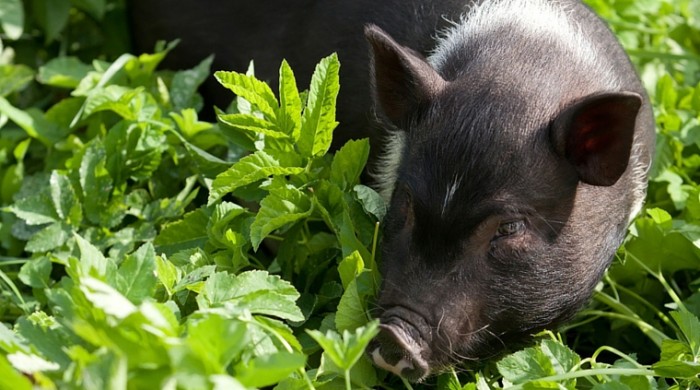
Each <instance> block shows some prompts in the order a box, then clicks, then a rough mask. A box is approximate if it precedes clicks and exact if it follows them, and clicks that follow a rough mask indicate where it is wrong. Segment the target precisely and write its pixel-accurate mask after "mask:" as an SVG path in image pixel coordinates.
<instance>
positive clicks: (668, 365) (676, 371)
mask: <svg viewBox="0 0 700 390" xmlns="http://www.w3.org/2000/svg"><path fill="white" fill-rule="evenodd" d="M652 368H653V369H654V374H655V375H658V376H660V377H663V378H694V377H697V376H698V375H700V363H696V362H688V361H672V360H664V361H660V362H657V363H654V364H653V365H652Z"/></svg>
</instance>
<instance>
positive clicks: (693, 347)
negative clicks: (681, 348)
mask: <svg viewBox="0 0 700 390" xmlns="http://www.w3.org/2000/svg"><path fill="white" fill-rule="evenodd" d="M671 317H673V320H674V321H676V324H678V328H679V329H680V330H681V335H682V337H683V339H684V340H685V342H686V343H687V345H688V347H690V351H691V353H692V354H693V360H694V361H698V360H700V320H698V317H696V316H695V315H693V314H692V313H690V312H688V311H674V312H671Z"/></svg>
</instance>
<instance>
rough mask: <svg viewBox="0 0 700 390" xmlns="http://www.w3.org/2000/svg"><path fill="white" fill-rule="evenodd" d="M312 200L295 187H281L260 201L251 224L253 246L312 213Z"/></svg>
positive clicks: (255, 247)
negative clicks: (258, 208)
mask: <svg viewBox="0 0 700 390" xmlns="http://www.w3.org/2000/svg"><path fill="white" fill-rule="evenodd" d="M311 211H312V209H311V200H310V199H309V197H308V196H307V195H306V194H304V193H303V192H301V191H299V190H297V189H296V188H294V187H290V186H287V187H280V188H275V189H273V190H271V191H270V195H268V196H267V197H265V199H263V200H262V201H261V202H260V210H259V211H258V214H257V215H256V216H255V221H253V224H252V225H251V226H250V239H251V241H252V243H253V248H254V249H255V250H257V249H258V247H259V246H260V243H261V242H262V240H263V239H265V237H267V235H268V234H270V233H272V232H273V231H275V230H277V229H279V228H281V227H283V226H285V225H287V224H289V223H292V222H296V221H299V220H301V219H303V218H307V217H308V216H309V215H311Z"/></svg>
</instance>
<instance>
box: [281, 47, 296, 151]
mask: <svg viewBox="0 0 700 390" xmlns="http://www.w3.org/2000/svg"><path fill="white" fill-rule="evenodd" d="M279 86H280V87H279V88H280V111H279V113H278V115H277V116H278V118H277V121H278V123H279V127H280V128H281V129H282V131H284V133H285V134H289V135H290V136H291V138H292V139H293V140H295V141H296V140H298V139H299V131H300V130H301V97H300V96H299V90H298V89H297V82H296V79H295V77H294V72H293V71H292V68H290V66H289V64H288V63H287V61H286V60H282V65H280V80H279Z"/></svg>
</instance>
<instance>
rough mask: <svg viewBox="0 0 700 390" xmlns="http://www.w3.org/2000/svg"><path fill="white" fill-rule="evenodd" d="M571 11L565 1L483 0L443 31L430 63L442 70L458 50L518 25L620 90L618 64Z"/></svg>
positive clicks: (429, 59) (499, 37) (603, 81)
mask: <svg viewBox="0 0 700 390" xmlns="http://www.w3.org/2000/svg"><path fill="white" fill-rule="evenodd" d="M570 14H571V12H570V10H568V9H567V8H566V7H565V6H564V5H563V3H559V2H557V1H552V0H494V1H484V2H481V3H480V4H477V5H475V6H474V7H472V8H471V9H470V10H469V11H468V12H467V13H466V14H464V15H463V16H462V17H461V20H459V21H455V22H453V23H452V27H449V28H448V29H447V30H445V31H443V32H442V33H441V34H440V39H439V41H438V44H437V46H436V47H435V49H434V50H433V53H432V55H430V57H429V58H428V62H429V63H430V64H431V65H432V66H433V67H435V69H437V70H438V71H440V70H441V68H443V66H444V65H445V64H447V63H449V62H450V59H451V58H452V57H453V56H454V55H455V53H459V52H460V50H461V49H462V46H463V45H464V44H465V43H467V42H471V41H474V40H479V39H480V38H481V37H483V36H486V35H489V34H490V33H493V32H495V31H497V30H498V29H502V28H504V27H508V28H516V29H519V30H520V31H521V32H523V33H524V35H525V36H529V37H533V39H535V40H546V41H548V42H550V43H552V44H554V45H556V46H558V47H559V48H560V49H561V50H562V51H563V52H564V53H566V57H567V58H570V59H571V61H575V62H580V63H581V64H582V65H583V66H581V67H576V66H574V65H572V66H571V67H572V68H582V69H600V70H601V72H599V73H597V74H596V76H600V75H603V80H601V81H602V84H603V85H605V86H606V87H607V88H608V89H615V90H616V89H618V88H619V84H620V81H619V80H618V78H617V77H616V73H615V72H614V64H612V63H607V62H606V61H605V59H606V56H605V55H599V53H598V50H597V48H596V45H594V44H593V43H592V42H591V41H590V38H588V37H587V36H585V34H583V33H582V31H581V27H580V25H579V23H578V22H577V21H576V20H575V19H574V18H573V17H572V16H571V15H570ZM494 36H495V37H496V39H498V40H501V39H502V35H499V34H496V35H494ZM482 41H484V42H488V41H489V40H483V39H482ZM486 52H488V50H487V51H486ZM591 62H592V63H591Z"/></svg>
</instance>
